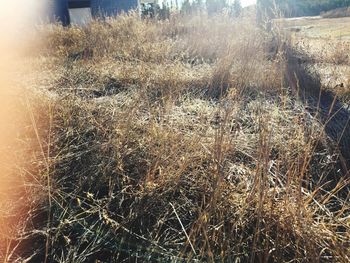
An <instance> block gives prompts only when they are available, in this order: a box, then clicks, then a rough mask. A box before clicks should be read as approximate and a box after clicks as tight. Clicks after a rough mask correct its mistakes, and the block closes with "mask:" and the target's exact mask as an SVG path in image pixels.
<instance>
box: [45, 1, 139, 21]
mask: <svg viewBox="0 0 350 263" xmlns="http://www.w3.org/2000/svg"><path fill="white" fill-rule="evenodd" d="M48 1H49V4H48V14H49V19H50V21H59V22H61V23H62V24H63V25H68V24H69V23H70V18H69V9H73V8H91V14H92V16H93V17H106V16H115V15H118V14H119V13H121V12H123V11H124V12H127V11H129V10H131V9H136V8H137V7H138V0H48Z"/></svg>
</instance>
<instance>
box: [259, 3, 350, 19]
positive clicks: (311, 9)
mask: <svg viewBox="0 0 350 263" xmlns="http://www.w3.org/2000/svg"><path fill="white" fill-rule="evenodd" d="M257 6H258V10H259V13H260V14H262V13H264V14H267V15H268V16H273V15H274V12H273V10H275V7H277V8H278V9H279V10H280V11H281V12H282V13H283V14H284V15H285V16H313V15H319V14H320V13H321V12H322V11H328V10H332V9H335V8H339V7H346V6H350V0H257Z"/></svg>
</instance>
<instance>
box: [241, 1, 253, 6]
mask: <svg viewBox="0 0 350 263" xmlns="http://www.w3.org/2000/svg"><path fill="white" fill-rule="evenodd" d="M241 3H242V6H243V7H244V6H248V5H255V4H256V0H241Z"/></svg>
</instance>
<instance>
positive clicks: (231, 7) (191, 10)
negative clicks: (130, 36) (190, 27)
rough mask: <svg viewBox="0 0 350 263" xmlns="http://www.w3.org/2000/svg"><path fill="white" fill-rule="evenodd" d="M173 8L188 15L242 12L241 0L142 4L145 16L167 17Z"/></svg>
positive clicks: (233, 14)
mask: <svg viewBox="0 0 350 263" xmlns="http://www.w3.org/2000/svg"><path fill="white" fill-rule="evenodd" d="M173 10H177V11H178V12H180V13H182V14H186V15H190V14H195V13H207V14H208V15H215V14H217V13H221V12H223V11H224V10H226V11H227V12H228V13H229V14H230V15H232V16H234V17H238V16H239V15H240V14H241V12H242V5H241V0H234V1H230V0H184V1H183V2H182V3H181V4H179V1H178V0H172V1H167V0H163V1H162V2H160V1H157V2H156V3H154V4H146V5H143V6H142V14H143V16H144V17H153V16H157V17H158V18H160V19H164V18H165V19H166V18H169V16H170V13H171V11H173Z"/></svg>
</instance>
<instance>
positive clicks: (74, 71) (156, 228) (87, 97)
mask: <svg viewBox="0 0 350 263" xmlns="http://www.w3.org/2000/svg"><path fill="white" fill-rule="evenodd" d="M39 35H40V36H43V37H44V38H45V39H46V40H47V41H45V42H43V43H44V44H40V45H39V44H37V45H34V46H36V47H39V48H38V49H37V50H31V55H30V56H29V55H28V56H27V57H26V60H25V61H23V62H22V63H24V64H25V65H26V66H30V67H31V68H32V69H34V70H33V71H32V72H27V73H26V74H22V75H21V78H20V79H18V81H19V82H20V83H22V85H23V86H26V93H25V97H26V100H25V108H26V112H28V116H27V118H26V120H24V121H23V126H24V127H26V130H25V132H24V133H23V134H20V136H19V137H20V138H22V140H21V143H22V144H23V145H22V147H21V149H26V148H25V147H28V145H30V148H29V151H28V149H27V151H28V152H29V153H30V155H28V154H26V155H24V153H22V155H21V156H26V159H25V160H26V162H22V165H21V167H19V170H18V172H19V173H21V174H22V176H23V178H25V180H26V194H25V195H24V196H26V197H27V199H28V201H27V202H26V205H25V206H24V207H23V208H22V209H24V210H25V211H27V212H28V211H29V213H28V214H27V216H26V224H23V225H22V226H23V227H22V228H20V227H19V226H18V229H19V230H21V231H19V232H20V233H19V235H18V239H17V241H18V242H19V243H18V247H16V248H14V249H8V250H7V252H6V253H4V254H0V256H1V255H2V256H3V258H5V260H4V261H5V262H7V261H16V260H17V261H18V262H21V261H23V260H24V259H25V258H31V261H32V262H43V261H45V260H46V261H47V262H135V261H137V260H139V261H141V262H156V261H160V262H179V261H180V262H183V261H184V262H191V261H200V262H202V261H204V262H207V261H208V262H329V261H333V262H348V261H349V258H350V250H349V247H350V246H349V245H350V244H349V240H350V225H349V204H348V196H347V191H348V189H347V187H348V177H346V176H345V175H344V174H343V173H342V171H341V167H340V164H339V159H338V157H339V156H338V155H339V152H338V150H337V147H336V143H334V142H332V141H331V140H330V139H329V138H328V137H327V136H326V135H325V133H324V129H323V127H322V125H321V124H320V123H319V122H318V121H317V120H316V119H315V118H313V117H312V116H311V115H310V114H309V113H308V112H307V111H306V110H305V107H304V106H303V105H302V104H301V103H300V102H298V101H297V100H295V98H293V97H292V96H291V95H289V92H288V87H287V86H286V84H285V81H284V73H285V72H284V70H285V59H284V54H283V49H282V50H281V49H280V50H281V52H280V53H277V54H273V55H271V54H269V53H268V51H269V49H271V48H270V46H271V44H270V39H271V37H270V36H269V35H268V34H267V33H265V32H263V31H262V30H260V29H259V28H258V27H256V26H255V22H254V19H253V18H246V19H242V20H233V19H231V18H229V17H223V16H220V17H219V16H218V17H212V18H205V17H191V18H187V17H173V18H172V19H171V20H170V21H162V22H155V21H140V20H139V19H138V18H137V17H136V16H135V15H123V16H119V17H118V18H117V19H115V20H109V21H106V22H94V23H92V24H91V26H89V27H88V28H84V29H82V28H75V27H72V28H62V27H60V26H50V27H45V28H42V29H41V30H40V34H39ZM26 153H27V152H26ZM7 239H8V240H10V239H11V238H7ZM12 241H13V242H16V240H12ZM10 248H13V247H11V246H10ZM11 251H12V252H14V253H11Z"/></svg>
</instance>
